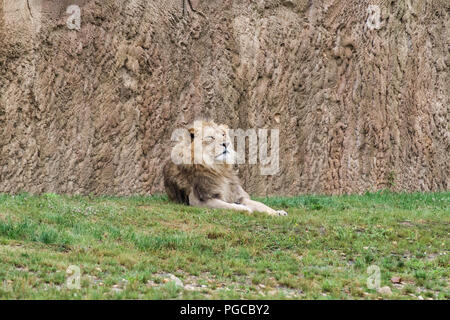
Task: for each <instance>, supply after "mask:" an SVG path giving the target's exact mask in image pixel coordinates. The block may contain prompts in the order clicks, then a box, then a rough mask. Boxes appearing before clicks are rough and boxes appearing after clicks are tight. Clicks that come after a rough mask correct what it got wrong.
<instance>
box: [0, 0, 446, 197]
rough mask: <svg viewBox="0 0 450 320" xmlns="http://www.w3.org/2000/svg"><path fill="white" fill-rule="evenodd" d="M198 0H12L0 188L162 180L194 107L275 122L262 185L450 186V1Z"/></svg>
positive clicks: (78, 187) (4, 36) (247, 175)
mask: <svg viewBox="0 0 450 320" xmlns="http://www.w3.org/2000/svg"><path fill="white" fill-rule="evenodd" d="M0 3H1V2H0ZM192 3H193V5H194V7H195V8H196V9H198V10H200V11H201V12H203V13H204V15H205V17H203V16H202V15H200V14H196V13H194V12H189V13H188V14H187V15H186V16H185V17H182V5H181V1H180V0H169V1H168V0H154V1H150V0H102V1H96V0H84V1H81V0H80V1H77V0H70V1H69V0H28V1H27V0H3V5H2V6H0V10H2V11H0V192H19V191H28V192H33V193H41V192H57V193H82V194H86V193H94V194H119V195H127V194H148V193H157V192H163V191H164V189H163V184H162V177H161V170H162V166H163V160H164V159H166V158H167V157H168V155H169V154H170V147H169V146H170V144H169V141H170V137H171V133H172V132H173V130H174V129H175V128H177V127H180V126H182V125H183V124H186V123H188V122H190V121H191V120H193V119H194V118H195V117H198V116H201V115H205V116H210V117H213V118H214V119H216V121H217V122H222V123H226V124H228V125H229V126H230V127H233V128H242V129H248V128H268V129H275V128H278V129H279V130H280V172H279V173H278V174H276V175H272V176H262V175H260V171H259V168H258V166H257V165H243V166H240V174H241V177H242V181H243V182H244V185H245V188H246V189H247V190H248V191H249V192H250V193H252V194H255V195H274V194H278V195H294V194H301V193H326V194H340V193H357V192H364V191H367V190H369V191H374V190H378V189H382V188H391V189H394V190H407V191H413V190H421V191H429V190H445V189H447V190H448V189H449V187H450V156H449V154H450V134H449V123H450V121H449V120H450V115H449V114H450V112H449V111H450V109H449V105H450V104H449V83H450V79H449V65H450V54H449V45H450V43H449V42H450V41H449V33H448V31H449V30H450V14H449V13H450V2H449V1H447V0H423V1H415V0H404V1H401V0H400V1H363V0H325V1H315V0H292V1H280V0H267V1H262V0H261V1H257V0H256V1H231V0H230V1H227V0H208V1H206V0H204V1H200V0H198V1H195V0H192ZM73 4H76V5H78V6H79V7H80V9H81V29H80V30H76V29H70V28H69V27H68V25H67V20H68V19H70V17H69V16H70V14H67V13H66V9H67V7H68V6H69V5H73ZM370 5H372V7H370V8H369V6H370ZM377 8H380V12H381V15H380V17H379V18H378V17H377ZM368 9H369V11H368Z"/></svg>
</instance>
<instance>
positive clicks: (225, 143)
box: [222, 141, 230, 148]
mask: <svg viewBox="0 0 450 320" xmlns="http://www.w3.org/2000/svg"><path fill="white" fill-rule="evenodd" d="M229 145H230V143H229V142H228V141H227V142H224V143H222V146H224V147H225V148H227V147H228V146H229Z"/></svg>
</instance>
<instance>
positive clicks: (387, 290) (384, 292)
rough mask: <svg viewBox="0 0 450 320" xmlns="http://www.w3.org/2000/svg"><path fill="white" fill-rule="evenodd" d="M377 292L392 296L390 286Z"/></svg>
mask: <svg viewBox="0 0 450 320" xmlns="http://www.w3.org/2000/svg"><path fill="white" fill-rule="evenodd" d="M377 291H378V293H380V294H384V295H387V296H391V295H392V290H391V288H390V287H388V286H385V287H381V288H379V289H378V290H377Z"/></svg>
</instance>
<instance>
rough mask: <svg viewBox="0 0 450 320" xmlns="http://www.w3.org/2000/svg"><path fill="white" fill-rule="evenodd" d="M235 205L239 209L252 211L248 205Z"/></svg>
mask: <svg viewBox="0 0 450 320" xmlns="http://www.w3.org/2000/svg"><path fill="white" fill-rule="evenodd" d="M236 207H237V209H238V210H240V211H247V212H249V213H252V212H253V210H252V209H250V208H249V207H247V206H245V205H243V204H236Z"/></svg>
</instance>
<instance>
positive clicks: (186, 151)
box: [172, 120, 236, 168]
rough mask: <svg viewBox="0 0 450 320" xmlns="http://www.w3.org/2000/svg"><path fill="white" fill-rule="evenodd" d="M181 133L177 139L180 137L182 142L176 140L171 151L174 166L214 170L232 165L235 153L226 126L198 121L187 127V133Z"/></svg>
mask: <svg viewBox="0 0 450 320" xmlns="http://www.w3.org/2000/svg"><path fill="white" fill-rule="evenodd" d="M181 132H182V131H180V132H179V134H178V135H177V137H179V136H182V137H181V138H182V141H180V139H179V138H178V139H177V140H178V143H177V145H176V146H175V147H174V149H173V150H172V160H173V161H174V162H175V163H176V164H181V163H182V164H200V165H203V166H205V167H211V168H214V167H216V166H220V165H227V164H232V163H234V161H235V157H236V152H235V151H234V149H233V143H232V140H231V138H230V135H229V128H228V126H226V125H218V124H216V123H215V122H212V121H205V120H198V121H194V123H193V124H191V125H190V126H188V127H187V131H186V130H184V131H183V133H182V134H180V133H181ZM174 158H177V159H174ZM181 158H182V159H181Z"/></svg>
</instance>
